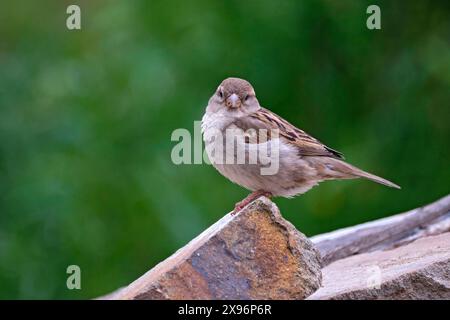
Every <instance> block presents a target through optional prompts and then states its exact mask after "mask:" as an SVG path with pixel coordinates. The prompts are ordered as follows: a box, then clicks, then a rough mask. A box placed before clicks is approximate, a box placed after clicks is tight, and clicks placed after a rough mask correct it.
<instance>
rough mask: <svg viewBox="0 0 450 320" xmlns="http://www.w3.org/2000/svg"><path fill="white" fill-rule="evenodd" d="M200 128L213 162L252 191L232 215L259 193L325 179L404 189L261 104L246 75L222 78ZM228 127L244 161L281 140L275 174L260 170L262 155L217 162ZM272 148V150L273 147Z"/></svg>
mask: <svg viewBox="0 0 450 320" xmlns="http://www.w3.org/2000/svg"><path fill="white" fill-rule="evenodd" d="M201 128H202V134H203V140H204V143H205V149H206V152H207V154H208V157H209V159H210V161H211V163H212V165H213V166H214V167H215V168H216V169H217V170H218V171H219V172H220V173H221V174H222V175H224V176H225V177H226V178H228V179H229V180H231V181H232V182H234V183H236V184H238V185H240V186H242V187H244V188H246V189H248V190H250V191H252V193H251V194H250V195H248V196H247V197H246V198H245V199H244V200H242V201H240V202H238V203H236V205H235V208H234V211H233V212H232V214H235V213H237V212H239V211H240V210H241V209H242V208H244V207H245V206H246V205H248V204H249V203H251V202H252V201H254V200H255V199H257V198H258V197H260V196H266V197H269V198H271V197H286V198H291V197H294V196H296V195H300V194H303V193H305V192H307V191H308V190H310V189H311V188H312V187H314V186H316V185H317V184H319V183H320V182H322V181H325V180H334V179H355V178H366V179H369V180H372V181H374V182H377V183H380V184H383V185H386V186H388V187H392V188H397V189H400V187H399V186H398V185H396V184H395V183H393V182H390V181H388V180H386V179H383V178H381V177H378V176H376V175H374V174H371V173H368V172H365V171H363V170H361V169H359V168H357V167H355V166H353V165H351V164H349V163H347V162H345V161H344V157H343V154H342V153H341V152H339V151H336V150H334V149H332V148H330V147H327V146H326V145H325V144H323V143H322V142H320V141H319V140H317V139H315V138H313V137H312V136H311V135H309V134H307V133H306V132H305V131H303V130H301V129H299V128H297V127H295V126H294V125H292V124H291V123H289V122H288V121H286V120H285V119H283V118H282V117H280V116H278V115H277V114H275V113H273V112H271V111H269V110H268V109H265V108H263V107H261V106H260V104H259V102H258V99H257V98H256V94H255V90H254V89H253V87H252V85H251V84H250V83H249V82H248V81H246V80H244V79H239V78H227V79H225V80H223V81H222V83H221V84H220V85H219V87H218V88H217V90H216V91H215V93H214V94H213V95H212V97H211V98H210V99H209V102H208V105H207V107H206V111H205V114H204V116H203V118H202V123H201ZM229 131H230V132H235V135H236V137H238V136H240V137H241V138H243V139H241V140H239V139H236V141H240V143H241V145H240V147H241V149H239V148H237V149H236V147H234V146H233V148H232V149H231V148H230V150H231V153H233V154H232V155H231V159H232V160H233V159H234V160H237V159H238V158H239V156H240V155H239V154H238V152H237V151H238V150H241V152H243V153H244V155H243V158H244V160H248V159H249V152H250V150H252V148H253V149H255V148H258V147H261V146H262V145H265V146H266V147H267V143H268V142H270V143H273V142H277V145H276V146H277V154H278V158H277V159H276V160H277V170H276V172H274V173H273V174H262V171H261V169H262V168H264V167H267V163H263V161H262V160H261V159H259V158H258V159H259V160H257V161H256V162H255V161H254V162H253V163H249V162H248V161H244V162H242V161H241V162H239V161H228V162H226V161H214V160H217V156H218V153H219V152H218V150H221V151H222V152H223V150H225V149H226V145H227V143H229V141H226V140H229V139H226V138H225V139H223V137H227V135H226V133H227V132H229ZM271 132H275V133H277V134H276V135H275V134H270V133H271ZM218 133H219V134H222V139H219V138H217V137H218ZM263 133H264V134H263ZM266 133H268V134H266ZM233 141H234V140H233ZM238 143H239V142H238ZM268 149H270V148H268ZM271 150H272V153H273V154H274V153H275V152H274V150H275V149H273V148H272V149H271ZM270 152H271V151H269V153H270ZM222 159H223V157H222ZM241 159H242V158H241Z"/></svg>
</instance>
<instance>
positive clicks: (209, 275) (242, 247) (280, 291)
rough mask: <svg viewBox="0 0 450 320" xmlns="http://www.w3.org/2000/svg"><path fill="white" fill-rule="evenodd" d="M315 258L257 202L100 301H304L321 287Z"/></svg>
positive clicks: (273, 210)
mask: <svg viewBox="0 0 450 320" xmlns="http://www.w3.org/2000/svg"><path fill="white" fill-rule="evenodd" d="M319 257H320V255H319V253H318V251H317V250H316V249H315V248H314V246H313V244H312V243H311V241H309V240H308V239H307V238H306V237H305V236H304V235H303V234H301V233H300V232H299V231H297V230H296V229H295V228H294V226H292V224H290V223H289V222H287V221H286V220H284V219H283V218H282V217H281V215H280V213H279V211H278V208H277V207H276V206H275V204H273V203H272V202H271V201H270V200H269V199H267V198H264V197H261V198H259V199H258V200H256V201H254V202H253V203H251V204H250V205H249V206H247V207H246V208H244V209H243V210H242V211H241V212H239V213H238V214H237V215H235V216H231V215H230V214H227V215H226V216H225V217H223V218H222V219H221V220H219V221H218V222H216V223H215V224H214V225H212V226H211V227H210V228H208V229H207V230H206V231H204V232H203V233H202V234H200V235H199V236H198V237H197V238H195V239H194V240H192V241H191V242H190V243H188V244H187V245H186V246H185V247H183V248H181V249H180V250H178V251H177V252H176V253H174V254H173V255H172V256H171V257H169V258H168V259H166V260H165V261H163V262H161V263H160V264H158V265H157V266H155V267H154V268H153V269H151V270H150V271H149V272H147V273H146V274H145V275H143V276H142V277H140V278H139V279H137V280H136V281H134V282H133V283H131V284H130V285H129V286H128V287H125V288H123V289H120V290H118V291H117V292H115V293H113V294H110V295H108V296H105V297H103V298H104V299H303V298H305V297H307V296H309V295H310V294H312V293H313V292H314V291H316V290H317V288H319V286H320V284H321V270H320V268H321V265H320V258H319Z"/></svg>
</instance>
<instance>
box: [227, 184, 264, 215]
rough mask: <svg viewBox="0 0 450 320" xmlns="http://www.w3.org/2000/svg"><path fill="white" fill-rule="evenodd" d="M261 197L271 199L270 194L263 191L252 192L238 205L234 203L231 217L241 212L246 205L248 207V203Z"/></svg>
mask: <svg viewBox="0 0 450 320" xmlns="http://www.w3.org/2000/svg"><path fill="white" fill-rule="evenodd" d="M261 196H265V197H268V198H271V197H272V194H271V193H270V192H268V191H264V190H256V191H253V192H252V193H250V194H249V195H248V196H247V197H246V198H245V199H244V200H242V201H239V202H238V203H236V205H235V206H234V210H233V212H232V213H231V215H235V214H236V213H238V212H239V211H241V210H242V209H243V208H244V207H245V206H246V205H248V204H249V203H250V202H252V201H253V200H255V199H257V198H259V197H261Z"/></svg>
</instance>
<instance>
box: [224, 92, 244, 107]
mask: <svg viewBox="0 0 450 320" xmlns="http://www.w3.org/2000/svg"><path fill="white" fill-rule="evenodd" d="M225 105H226V106H227V107H228V108H231V109H236V108H239V107H240V106H241V99H239V97H238V95H237V94H236V93H233V94H232V95H230V96H229V97H228V98H227V100H226V101H225Z"/></svg>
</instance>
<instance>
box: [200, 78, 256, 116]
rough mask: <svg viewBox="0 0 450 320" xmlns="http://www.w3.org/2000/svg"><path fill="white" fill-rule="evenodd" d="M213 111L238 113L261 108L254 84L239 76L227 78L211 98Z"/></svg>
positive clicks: (210, 105) (210, 103) (210, 102)
mask: <svg viewBox="0 0 450 320" xmlns="http://www.w3.org/2000/svg"><path fill="white" fill-rule="evenodd" d="M208 106H209V107H211V109H213V110H211V111H223V112H231V113H236V114H241V113H250V112H254V111H256V110H257V109H258V108H259V103H258V100H257V99H256V95H255V90H254V89H253V87H252V85H251V84H250V83H249V82H248V81H246V80H244V79H239V78H227V79H225V80H223V81H222V83H221V84H220V85H219V87H218V88H217V90H216V92H215V93H214V94H213V96H212V97H211V99H210V100H209V105H208Z"/></svg>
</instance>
